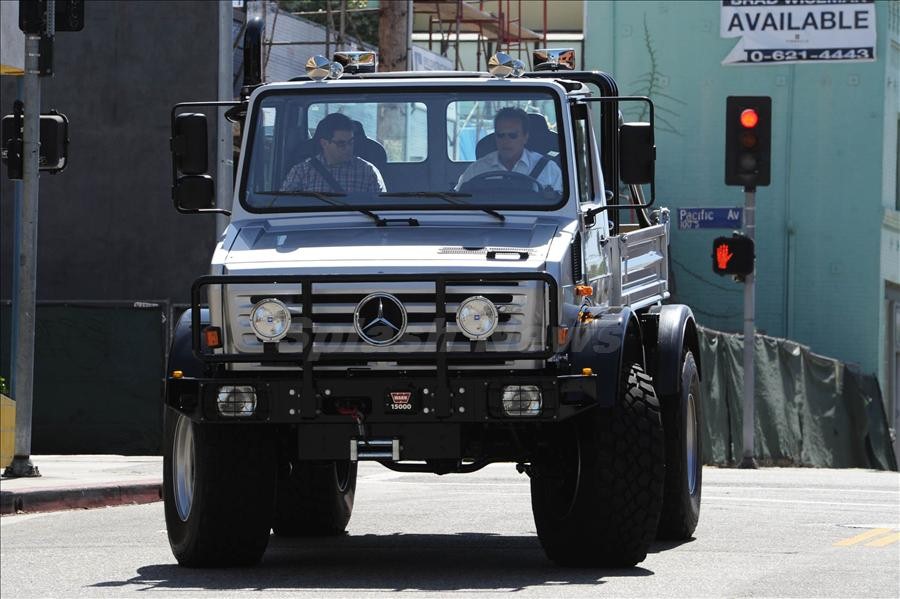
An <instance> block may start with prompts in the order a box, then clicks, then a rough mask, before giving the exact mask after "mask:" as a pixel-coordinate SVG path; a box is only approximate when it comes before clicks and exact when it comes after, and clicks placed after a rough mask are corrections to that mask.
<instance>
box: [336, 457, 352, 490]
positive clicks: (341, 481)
mask: <svg viewBox="0 0 900 599" xmlns="http://www.w3.org/2000/svg"><path fill="white" fill-rule="evenodd" d="M350 468H351V465H350V461H349V460H347V461H344V460H338V461H337V462H335V463H334V471H335V475H336V476H337V484H338V490H339V491H340V492H341V493H346V492H347V489H348V488H349V487H350Z"/></svg>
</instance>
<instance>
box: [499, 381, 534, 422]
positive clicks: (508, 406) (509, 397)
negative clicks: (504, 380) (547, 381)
mask: <svg viewBox="0 0 900 599" xmlns="http://www.w3.org/2000/svg"><path fill="white" fill-rule="evenodd" d="M541 400H542V397H541V389H540V387H538V386H537V385H509V386H506V387H503V411H504V412H505V413H506V415H507V416H539V415H540V414H541Z"/></svg>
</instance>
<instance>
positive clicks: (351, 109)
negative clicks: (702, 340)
mask: <svg viewBox="0 0 900 599" xmlns="http://www.w3.org/2000/svg"><path fill="white" fill-rule="evenodd" d="M248 46H250V47H252V44H248ZM250 56H251V57H252V56H253V54H252V52H251V53H250ZM375 62H376V60H375V56H374V55H373V54H371V53H339V54H338V55H336V56H335V58H334V60H330V59H327V58H324V57H321V56H317V57H314V58H312V59H310V61H309V63H308V64H307V75H306V76H302V77H297V78H296V79H292V80H291V81H288V82H281V83H266V84H261V83H259V81H258V80H256V81H254V80H253V79H252V73H258V72H259V70H258V67H257V68H254V67H253V65H252V64H250V65H249V66H248V68H247V71H248V72H250V73H251V79H250V80H249V81H245V83H246V85H245V87H244V93H243V94H242V97H241V98H240V100H239V101H236V102H233V103H222V102H190V103H184V104H179V105H177V106H176V107H175V108H174V109H173V110H172V153H173V179H174V180H173V200H174V203H175V205H176V208H177V209H178V210H179V211H180V212H183V213H216V212H223V211H224V212H227V213H228V214H229V215H230V218H229V222H228V225H227V228H226V230H225V231H224V233H222V235H221V237H220V239H219V241H218V245H217V246H216V248H215V252H214V254H213V257H212V264H211V272H210V274H208V275H206V276H201V277H200V278H198V279H197V280H196V282H195V283H194V284H193V287H192V289H191V307H190V309H189V310H187V311H186V312H185V313H184V315H183V316H182V317H181V319H180V320H179V321H178V323H177V326H176V328H175V331H174V336H173V343H172V347H171V351H170V357H169V361H168V366H167V373H166V383H167V384H166V392H165V446H164V452H165V459H164V470H165V472H164V503H165V518H166V524H167V528H168V536H169V541H170V544H171V547H172V551H173V553H174V555H175V557H176V558H177V560H178V562H179V563H181V564H182V565H186V566H229V565H247V564H252V563H255V562H257V561H259V560H260V558H261V557H262V555H263V553H264V551H265V549H266V546H267V543H268V541H269V536H270V534H272V532H273V531H274V534H276V535H283V536H298V535H340V534H344V531H345V530H346V528H347V526H348V522H349V521H350V518H351V512H352V509H353V500H354V495H355V492H356V476H357V466H358V464H359V462H360V461H363V460H369V461H376V462H379V463H380V464H381V465H383V466H385V467H387V468H390V469H392V470H396V471H400V472H433V473H435V474H445V473H460V472H473V471H475V470H478V469H480V468H483V467H484V466H486V465H488V464H492V463H495V462H509V463H511V464H515V465H516V468H517V469H518V470H519V472H521V473H524V474H525V475H527V476H528V478H529V479H530V485H531V503H532V508H533V513H534V520H535V525H536V529H537V536H538V538H539V539H540V542H541V545H542V546H543V548H544V550H545V552H546V554H547V556H548V557H549V558H550V559H551V560H552V561H553V562H555V563H557V564H560V565H565V566H596V565H604V566H633V565H634V564H637V563H638V562H640V561H642V560H643V559H644V558H645V557H646V554H647V550H648V548H649V547H650V545H651V543H653V542H654V540H655V539H688V538H690V537H691V535H692V533H693V531H694V529H695V527H696V525H697V519H698V516H699V509H700V490H701V463H700V454H701V448H700V433H699V431H700V426H701V415H700V408H701V404H702V401H701V398H700V383H699V380H700V372H701V371H700V362H699V353H698V350H699V348H698V339H697V331H696V324H695V322H694V318H693V315H692V313H691V310H690V309H689V308H688V307H687V306H683V305H674V304H667V303H666V300H667V298H668V297H669V292H668V281H667V279H668V267H667V264H668V228H669V217H668V212H667V211H666V210H665V209H659V208H656V207H655V206H654V204H653V200H654V198H655V186H654V174H653V173H654V166H653V165H654V158H655V145H654V137H653V125H652V123H653V110H652V109H653V106H652V103H650V101H649V100H648V99H647V98H626V97H620V96H619V95H618V91H617V88H616V84H615V81H614V80H613V79H612V77H610V76H609V75H608V74H605V73H602V72H581V71H575V70H573V65H574V56H573V53H572V51H571V50H539V51H536V52H535V57H534V70H533V71H532V72H525V68H524V65H523V64H522V63H521V61H518V60H513V59H512V58H510V57H509V56H507V55H502V54H498V55H496V56H494V57H493V58H492V60H491V61H490V63H489V71H490V72H484V73H480V72H404V73H377V72H373V71H374V65H375ZM626 102H639V103H643V105H644V106H646V107H647V108H648V114H649V115H650V122H649V123H624V122H623V119H622V116H621V115H622V111H621V107H622V106H623V105H624V103H626ZM197 107H206V108H204V110H210V109H221V108H222V107H227V108H228V111H227V115H228V118H229V119H231V120H232V121H233V122H234V123H237V125H238V126H239V127H240V131H241V146H240V160H239V162H238V163H237V165H236V176H235V181H234V195H233V202H232V206H231V208H230V210H228V211H225V210H223V209H222V208H216V201H215V183H214V181H213V178H212V177H211V176H210V175H208V174H207V172H206V171H207V144H208V143H209V140H208V135H207V116H206V115H205V114H203V113H201V112H197ZM210 107H211V108H210ZM501 110H506V112H505V113H504V114H506V115H509V114H510V111H511V110H512V111H513V112H515V113H516V114H518V115H522V114H523V113H524V114H525V115H527V118H525V119H523V122H522V123H519V125H520V126H521V128H520V129H518V130H516V131H514V132H510V131H506V132H500V131H495V117H496V116H497V113H498V112H500V111H501ZM335 113H340V114H341V115H344V116H343V117H331V119H330V121H329V122H332V121H335V120H342V119H344V118H346V119H347V120H343V123H344V125H343V126H344V130H338V132H337V133H334V131H332V132H331V134H326V135H322V134H321V130H322V129H325V127H324V126H320V125H321V124H322V123H323V121H325V120H326V119H328V118H329V115H334V114H335ZM347 122H351V123H352V129H348V128H347V126H346V123H347ZM498 128H499V127H498ZM326 133H327V132H326ZM500 136H502V138H501V137H500ZM506 142H524V146H525V150H524V151H523V150H521V148H520V151H523V154H522V155H523V156H530V157H532V158H534V157H535V156H536V155H537V156H538V160H537V161H538V162H541V163H542V164H543V166H542V167H541V168H542V169H550V171H549V176H548V175H547V173H544V172H540V173H535V172H534V169H531V170H525V169H523V168H521V167H520V166H516V168H513V169H512V170H510V169H508V168H506V167H502V168H499V169H497V168H493V167H492V166H491V165H492V164H496V160H497V156H498V155H499V154H498V153H499V152H501V149H502V148H503V147H505V146H503V144H504V143H506ZM331 144H335V145H337V146H338V149H339V150H346V155H347V157H348V158H347V160H348V161H346V162H344V163H334V162H329V160H326V158H328V157H329V156H331V154H329V152H330V150H328V148H329V147H330V145H331ZM335 151H337V150H335ZM492 156H493V160H494V161H495V162H493V163H492V162H491V160H492ZM314 161H319V162H320V165H319V166H315V165H313V164H312V162H314ZM322 165H324V170H326V171H327V172H326V173H323V172H322V171H323V167H322ZM336 165H337V166H336ZM473 165H475V166H473ZM341 168H347V169H351V170H352V172H350V173H349V174H348V173H347V172H341V171H340V169H341ZM353 169H355V170H353ZM335 173H338V174H340V176H341V177H342V180H341V181H338V180H337V179H338V176H337V175H335ZM360 173H362V174H360ZM372 174H375V176H376V183H375V188H374V189H373V188H372V186H371V185H369V186H368V187H367V188H365V189H363V187H365V186H359V185H357V183H356V179H358V178H360V177H363V175H364V177H363V178H369V179H370V178H371V176H372ZM355 178H356V179H355ZM548 181H549V183H548ZM370 183H371V181H370ZM361 189H362V190H361ZM497 517H498V518H499V517H502V511H500V512H498V514H497Z"/></svg>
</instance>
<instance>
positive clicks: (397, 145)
mask: <svg viewBox="0 0 900 599" xmlns="http://www.w3.org/2000/svg"><path fill="white" fill-rule="evenodd" d="M333 112H340V113H343V114H346V115H347V116H348V117H350V118H351V119H353V120H354V121H357V122H359V123H360V124H361V125H362V128H363V132H364V133H365V134H366V137H368V138H369V139H372V140H375V141H376V142H378V143H379V144H380V145H381V146H382V147H383V148H384V151H385V153H386V154H387V161H388V163H396V162H424V161H425V160H426V159H427V158H428V138H427V135H426V132H427V131H428V121H427V116H428V110H427V108H426V106H425V104H424V103H422V102H378V103H375V102H365V103H364V102H354V103H349V102H348V103H336V102H335V103H329V104H312V105H311V106H310V107H309V116H308V123H309V132H308V133H309V137H312V136H313V134H314V133H315V131H316V127H317V126H318V124H319V121H321V120H322V119H324V118H325V117H326V116H327V115H329V114H331V113H333Z"/></svg>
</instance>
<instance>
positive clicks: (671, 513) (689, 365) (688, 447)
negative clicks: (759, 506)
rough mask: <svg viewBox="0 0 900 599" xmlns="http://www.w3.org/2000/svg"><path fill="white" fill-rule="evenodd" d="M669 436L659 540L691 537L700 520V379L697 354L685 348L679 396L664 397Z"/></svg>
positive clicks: (665, 425)
mask: <svg viewBox="0 0 900 599" xmlns="http://www.w3.org/2000/svg"><path fill="white" fill-rule="evenodd" d="M660 403H661V404H662V416H663V429H664V430H665V434H666V486H665V490H664V492H663V509H662V515H661V516H660V519H659V529H658V530H657V535H656V536H657V538H658V539H666V540H672V541H683V540H687V539H690V538H691V535H693V533H694V530H695V529H696V528H697V522H698V521H699V519H700V495H701V491H702V487H703V484H702V483H703V464H702V463H701V456H702V455H703V451H702V449H703V448H702V441H701V438H700V423H701V422H703V421H702V419H701V411H700V410H701V404H702V402H701V398H700V376H699V374H698V373H697V362H696V361H695V360H694V354H693V353H691V351H689V350H687V349H685V352H684V356H683V359H682V361H681V381H680V383H679V389H678V393H676V394H674V395H671V396H666V397H663V398H662V401H661V402H660Z"/></svg>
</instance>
